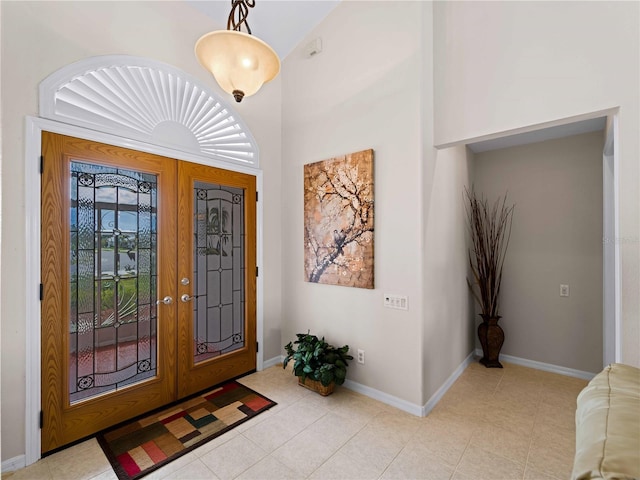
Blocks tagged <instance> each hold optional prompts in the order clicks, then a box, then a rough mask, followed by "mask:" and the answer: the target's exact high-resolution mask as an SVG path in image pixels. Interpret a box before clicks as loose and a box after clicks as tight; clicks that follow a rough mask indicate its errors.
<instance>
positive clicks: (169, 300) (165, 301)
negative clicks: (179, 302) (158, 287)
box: [156, 295, 173, 305]
mask: <svg viewBox="0 0 640 480" xmlns="http://www.w3.org/2000/svg"><path fill="white" fill-rule="evenodd" d="M161 303H164V304H165V305H171V304H172V303H173V298H171V297H170V296H169V295H167V296H166V297H164V298H163V299H162V300H157V301H156V305H160V304H161Z"/></svg>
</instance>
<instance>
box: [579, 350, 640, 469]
mask: <svg viewBox="0 0 640 480" xmlns="http://www.w3.org/2000/svg"><path fill="white" fill-rule="evenodd" d="M592 478H603V479H607V480H614V479H615V480H631V479H635V480H639V479H640V369H638V368H635V367H631V366H629V365H622V364H617V363H614V364H612V365H609V366H608V367H606V368H605V369H604V370H603V371H602V372H600V373H599V374H598V375H596V376H595V377H594V378H593V379H592V380H591V381H590V382H589V384H588V385H587V386H586V387H585V388H584V390H582V392H580V394H579V395H578V404H577V410H576V456H575V461H574V464H573V474H572V479H573V480H587V479H592Z"/></svg>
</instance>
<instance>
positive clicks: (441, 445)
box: [412, 411, 481, 466]
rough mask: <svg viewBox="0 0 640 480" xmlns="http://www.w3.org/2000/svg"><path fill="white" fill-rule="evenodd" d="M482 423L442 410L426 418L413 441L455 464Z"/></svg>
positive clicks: (450, 463)
mask: <svg viewBox="0 0 640 480" xmlns="http://www.w3.org/2000/svg"><path fill="white" fill-rule="evenodd" d="M480 425H481V423H480V421H479V420H477V419H474V418H471V417H463V416H460V415H455V414H451V413H449V412H447V411H441V412H439V413H433V414H431V415H429V416H428V417H427V418H425V421H424V423H423V424H422V425H421V426H420V427H419V428H418V429H417V430H416V432H415V434H414V436H413V438H412V442H415V443H420V444H422V445H423V446H425V447H426V448H427V449H428V450H429V451H431V452H433V453H434V454H436V455H437V456H438V457H439V458H441V459H443V460H444V461H445V462H446V463H447V464H449V465H452V466H455V465H457V464H458V462H459V461H460V458H462V454H463V453H464V451H465V449H466V448H467V445H468V444H469V441H470V440H471V437H472V436H473V433H474V432H475V431H476V429H477V428H479V426H480Z"/></svg>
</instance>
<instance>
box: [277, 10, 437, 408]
mask: <svg viewBox="0 0 640 480" xmlns="http://www.w3.org/2000/svg"><path fill="white" fill-rule="evenodd" d="M421 8H422V6H421V4H420V3H419V2H408V3H403V4H399V3H398V2H394V3H390V2H343V3H342V4H340V5H339V6H338V7H337V8H336V9H335V10H334V11H333V12H332V13H331V14H329V16H328V17H327V18H325V20H324V21H323V22H322V23H321V24H320V25H319V26H318V28H316V30H315V31H314V32H312V33H311V34H310V35H309V36H308V37H307V39H306V40H305V41H303V42H302V43H301V45H302V46H304V45H305V44H306V43H307V42H308V41H310V40H312V39H313V38H316V37H321V38H322V46H323V51H322V53H321V54H320V55H317V56H315V57H313V58H312V59H307V58H304V56H303V55H302V48H298V49H296V50H294V51H293V52H292V54H291V55H290V56H289V57H288V58H287V59H286V60H285V62H284V66H283V70H282V82H283V86H282V89H283V92H286V94H285V95H283V99H282V100H283V116H282V119H283V136H282V138H283V142H282V151H283V160H282V169H283V182H282V185H283V212H286V213H284V214H283V250H284V251H285V252H286V253H285V255H284V261H283V295H284V299H283V300H284V301H283V309H284V322H283V338H282V341H283V344H284V343H286V342H288V341H289V340H292V339H295V333H298V332H306V331H307V330H309V329H310V330H311V332H312V333H316V334H319V335H324V336H326V338H327V340H328V341H329V342H330V343H334V344H340V345H343V344H348V345H349V346H350V347H351V350H352V353H354V354H355V351H356V350H357V349H359V348H360V349H363V350H365V352H366V364H365V365H359V364H357V363H356V362H355V361H354V362H352V363H350V367H349V371H348V374H347V378H348V379H350V380H354V381H356V382H358V383H361V384H364V385H366V386H368V387H371V388H375V389H378V390H380V391H383V392H385V393H388V394H390V395H394V396H396V397H399V398H401V399H403V400H406V401H407V402H411V403H413V404H414V405H421V404H422V391H421V370H422V358H421V334H420V332H421V328H422V327H421V323H422V298H421V297H422V285H421V274H422V272H421V258H422V251H421V241H422V240H421V235H422V234H421V225H422V221H423V218H422V212H423V207H422V205H421V179H420V175H419V172H420V164H421V162H422V159H421V111H420V105H421V103H420V99H421V80H422V82H426V83H427V84H428V82H429V79H428V78H427V79H424V78H423V79H421V78H420V77H421V55H422V50H421V48H422V46H421V42H420V39H421V28H422V25H421ZM367 148H372V149H373V150H374V152H375V153H374V155H375V159H374V169H375V173H374V183H375V246H374V249H375V289H374V290H366V289H357V288H348V287H338V286H328V285H320V284H313V283H307V282H305V281H304V276H303V272H304V269H303V210H302V207H303V195H302V194H303V192H302V182H303V175H302V174H303V165H304V164H306V163H311V162H316V161H319V160H323V159H327V158H331V157H333V156H335V155H341V154H346V153H351V152H357V151H359V150H364V149H367ZM383 293H397V294H403V295H408V296H409V310H408V311H402V310H391V309H388V308H384V307H383V304H382V302H383Z"/></svg>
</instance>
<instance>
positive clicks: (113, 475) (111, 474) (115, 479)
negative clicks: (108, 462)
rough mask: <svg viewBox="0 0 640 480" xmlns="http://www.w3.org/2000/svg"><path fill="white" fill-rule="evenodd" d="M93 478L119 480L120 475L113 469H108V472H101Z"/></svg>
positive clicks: (93, 479) (92, 479)
mask: <svg viewBox="0 0 640 480" xmlns="http://www.w3.org/2000/svg"><path fill="white" fill-rule="evenodd" d="M91 480H118V476H117V475H116V472H114V471H113V470H107V471H106V472H103V473H101V474H100V475H97V476H95V477H91Z"/></svg>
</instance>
